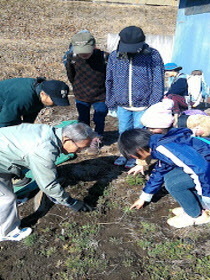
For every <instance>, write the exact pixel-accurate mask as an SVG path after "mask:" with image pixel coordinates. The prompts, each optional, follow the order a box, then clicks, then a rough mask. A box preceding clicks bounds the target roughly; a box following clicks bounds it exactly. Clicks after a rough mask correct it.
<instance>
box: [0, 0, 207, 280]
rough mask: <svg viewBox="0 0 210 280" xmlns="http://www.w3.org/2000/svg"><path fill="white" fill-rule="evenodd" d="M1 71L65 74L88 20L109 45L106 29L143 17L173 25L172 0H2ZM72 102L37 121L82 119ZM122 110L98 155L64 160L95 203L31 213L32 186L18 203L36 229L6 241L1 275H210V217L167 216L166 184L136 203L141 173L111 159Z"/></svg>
mask: <svg viewBox="0 0 210 280" xmlns="http://www.w3.org/2000/svg"><path fill="white" fill-rule="evenodd" d="M0 8H1V9H0V13H1V26H0V30H1V38H0V61H1V68H0V76H1V79H7V78H13V77H37V76H45V77H47V78H49V79H51V78H53V79H61V80H63V81H65V82H67V83H68V80H67V77H66V73H65V70H64V67H63V65H62V62H61V59H62V56H63V54H64V52H65V50H66V49H67V47H68V44H69V40H70V38H71V36H72V34H74V33H75V32H77V31H79V30H81V29H89V30H90V31H91V32H92V33H93V34H94V35H95V37H96V39H97V45H98V46H99V47H100V48H102V49H104V50H105V49H106V38H107V37H106V36H107V33H118V32H119V31H120V30H121V29H122V28H124V27H126V26H128V25H137V26H140V27H142V28H143V30H144V31H145V33H148V34H165V35H166V34H167V35H171V34H173V32H174V30H175V21H176V12H177V9H176V8H175V7H164V6H162V7H161V6H141V5H139V6H134V5H120V4H106V3H103V4H98V3H91V2H79V1H56V0H45V1H44V0H37V1H34V0H28V1H24V0H19V1H15V0H9V1H8V0H1V2H0ZM70 101H71V106H70V108H59V107H57V108H53V109H47V110H44V111H42V112H41V114H40V115H39V118H38V119H37V122H43V123H48V124H50V125H55V124H58V123H60V122H61V121H63V120H68V119H71V120H72V119H77V112H76V110H75V106H74V100H73V97H72V96H71V97H70ZM117 138H118V132H117V120H116V119H115V118H113V117H111V116H107V119H106V128H105V136H104V146H103V147H102V149H101V153H100V154H99V155H98V156H97V157H91V156H88V155H87V154H85V153H83V154H80V155H78V156H77V157H76V158H74V159H72V160H70V161H67V162H65V163H64V164H62V165H60V166H59V167H58V171H59V174H60V176H61V178H62V182H63V187H65V188H66V189H67V190H68V191H69V192H70V194H71V195H72V197H75V198H79V199H84V200H85V201H86V202H88V203H89V204H91V205H92V206H95V207H96V210H95V211H93V212H91V213H74V212H72V211H71V210H70V209H67V208H65V207H63V206H61V205H49V209H48V211H47V213H44V214H43V215H41V214H40V213H35V214H33V207H34V205H33V204H34V201H33V195H34V194H35V193H33V194H31V196H30V197H29V200H28V201H27V202H26V203H25V204H24V205H22V206H19V212H20V216H21V217H22V219H23V220H22V225H23V226H25V225H27V226H31V227H32V228H33V234H32V235H31V236H29V237H28V238H26V239H25V240H24V241H22V242H18V243H11V242H1V243H0V280H26V279H27V280H28V279H30V280H35V279H40V280H42V279H44V280H48V279H49V280H50V279H53V280H55V279H56V280H62V279H63V280H98V279H101V280H132V279H138V280H153V279H154V280H159V279H161V280H181V279H186V280H196V279H199V280H200V279H203V280H207V279H208V280H209V279H210V278H209V274H210V265H209V260H210V254H209V249H210V242H209V237H210V234H209V229H210V227H209V225H205V226H200V227H190V228H185V229H180V230H175V229H172V228H170V227H169V226H167V224H166V220H167V218H168V217H170V216H171V213H170V211H169V209H171V208H173V207H174V206H176V203H175V202H174V200H173V199H172V198H171V197H170V196H169V195H168V194H167V192H166V191H165V190H164V189H163V190H162V191H161V192H160V193H158V194H157V195H156V196H155V197H154V199H153V201H152V203H150V204H149V205H147V207H145V208H144V209H142V210H139V211H130V210H129V207H130V205H131V203H132V202H133V201H134V200H135V199H136V198H137V197H138V195H139V193H140V190H141V188H142V185H143V183H144V182H145V178H144V177H143V176H137V177H133V176H128V175H127V172H126V170H125V169H124V168H121V167H117V166H114V165H113V162H114V159H115V158H116V157H117V155H118V149H117V143H116V141H117Z"/></svg>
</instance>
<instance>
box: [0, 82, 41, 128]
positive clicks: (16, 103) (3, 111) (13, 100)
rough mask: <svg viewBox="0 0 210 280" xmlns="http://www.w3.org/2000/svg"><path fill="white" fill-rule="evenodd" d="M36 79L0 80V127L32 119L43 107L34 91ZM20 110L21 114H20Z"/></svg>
mask: <svg viewBox="0 0 210 280" xmlns="http://www.w3.org/2000/svg"><path fill="white" fill-rule="evenodd" d="M35 83H36V79H33V78H13V79H8V80H3V81H0V127H4V126H9V125H16V124H19V123H21V122H22V120H21V117H25V119H26V122H27V120H28V122H30V115H31V116H33V117H32V121H33V120H34V115H37V114H38V112H39V111H40V110H41V109H42V108H43V107H44V106H43V104H42V103H41V102H40V99H39V97H38V95H37V93H36V91H35ZM20 112H21V114H20Z"/></svg>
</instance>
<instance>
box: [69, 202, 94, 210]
mask: <svg viewBox="0 0 210 280" xmlns="http://www.w3.org/2000/svg"><path fill="white" fill-rule="evenodd" d="M68 207H70V208H71V209H73V210H74V211H76V212H90V211H93V210H94V208H93V207H91V206H90V205H88V204H87V203H85V202H84V201H81V200H77V199H75V202H74V203H73V204H69V206H68Z"/></svg>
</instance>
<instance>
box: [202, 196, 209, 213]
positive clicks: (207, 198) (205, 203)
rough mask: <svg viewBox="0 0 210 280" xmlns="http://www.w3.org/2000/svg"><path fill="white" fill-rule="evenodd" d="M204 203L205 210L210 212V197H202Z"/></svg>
mask: <svg viewBox="0 0 210 280" xmlns="http://www.w3.org/2000/svg"><path fill="white" fill-rule="evenodd" d="M202 202H203V204H204V205H203V206H204V208H205V209H208V210H210V197H208V196H202Z"/></svg>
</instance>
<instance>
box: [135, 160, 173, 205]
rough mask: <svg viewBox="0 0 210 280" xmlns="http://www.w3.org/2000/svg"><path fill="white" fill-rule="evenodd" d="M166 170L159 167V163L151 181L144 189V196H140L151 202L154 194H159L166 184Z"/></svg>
mask: <svg viewBox="0 0 210 280" xmlns="http://www.w3.org/2000/svg"><path fill="white" fill-rule="evenodd" d="M167 172H168V170H167V171H166V170H165V169H164V168H161V167H159V166H158V162H157V163H156V165H155V167H154V168H153V170H152V173H151V175H150V178H149V181H147V183H146V185H145V187H144V188H143V191H142V194H141V195H140V197H141V198H143V199H144V200H145V201H147V202H150V201H151V199H152V196H153V194H155V193H157V192H158V191H159V190H160V189H161V187H162V185H163V183H164V174H165V173H167Z"/></svg>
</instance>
